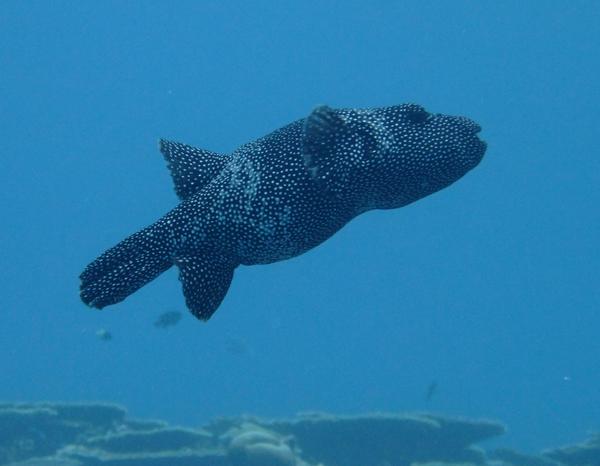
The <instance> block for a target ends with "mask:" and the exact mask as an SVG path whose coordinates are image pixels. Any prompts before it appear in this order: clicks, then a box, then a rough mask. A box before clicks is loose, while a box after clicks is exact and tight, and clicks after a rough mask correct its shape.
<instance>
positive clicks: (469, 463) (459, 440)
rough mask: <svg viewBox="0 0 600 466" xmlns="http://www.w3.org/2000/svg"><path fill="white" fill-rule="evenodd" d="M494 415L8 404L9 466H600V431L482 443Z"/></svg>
mask: <svg viewBox="0 0 600 466" xmlns="http://www.w3.org/2000/svg"><path fill="white" fill-rule="evenodd" d="M503 432H504V427H503V426H502V425H501V424H499V423H497V422H492V421H474V420H467V419H459V418H446V417H440V416H434V415H429V414H419V415H410V416H409V415H395V414H370V415H362V416H333V415H330V414H319V413H311V414H304V415H299V416H297V417H296V418H293V419H288V420H285V419H277V420H269V419H263V418H258V417H248V416H245V417H237V418H220V419H216V420H213V421H212V422H210V423H209V424H207V425H206V426H204V427H202V428H198V429H187V428H181V427H174V426H169V425H167V424H166V423H164V422H160V421H140V420H131V419H128V418H127V416H126V411H125V410H124V409H123V408H121V407H119V406H115V405H110V404H94V403H91V404H64V403H27V404H24V403H21V404H8V403H4V404H0V465H1V466H451V465H454V466H461V465H462V466H481V465H495V466H525V465H527V466H562V465H566V466H571V465H572V466H584V465H586V466H600V436H595V437H593V438H591V439H590V440H588V441H587V442H585V443H582V444H579V445H574V446H569V447H563V448H558V449H554V450H548V451H545V452H542V453H541V454H540V455H524V454H522V453H519V452H516V451H512V450H507V449H500V450H496V451H494V452H493V453H492V454H491V455H489V456H487V455H486V454H485V453H484V451H483V450H481V449H479V448H477V447H475V444H476V443H478V442H481V441H483V440H486V439H489V438H492V437H495V436H497V435H500V434H502V433H503Z"/></svg>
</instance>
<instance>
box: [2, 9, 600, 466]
mask: <svg viewBox="0 0 600 466" xmlns="http://www.w3.org/2000/svg"><path fill="white" fill-rule="evenodd" d="M599 47H600V2H597V1H586V0H575V1H559V0H546V1H539V2H533V1H532V2H523V1H514V0H508V1H502V2H496V1H487V0H485V1H474V0H473V1H467V0H464V1H441V0H439V1H422V2H409V1H391V0H389V1H383V0H377V1H373V2H360V1H343V2H342V1H323V2H319V1H312V0H308V1H286V2H276V1H266V0H265V1H258V0H257V1H248V2H245V1H184V0H181V1H177V2H166V1H147V2H143V1H130V2H120V1H102V2H91V1H84V2H75V1H55V2H45V1H13V0H5V1H3V2H2V4H1V5H0V140H1V142H2V148H1V150H0V154H1V155H0V160H1V161H2V163H1V170H0V182H1V186H2V197H1V201H0V209H1V219H2V222H1V226H0V250H1V251H2V262H3V266H2V268H1V271H0V274H1V276H0V308H1V312H0V400H2V401H4V402H6V403H13V402H28V403H29V402H32V403H33V402H38V401H50V402H56V401H62V402H90V401H102V402H108V403H117V404H120V405H122V406H124V407H126V408H127V410H128V413H129V415H130V416H132V417H135V418H144V419H162V420H165V421H167V422H169V423H171V424H174V425H183V426H199V425H202V424H204V423H206V422H208V421H210V420H211V419H214V418H216V417H220V416H239V415H242V414H253V415H257V416H261V417H266V418H284V417H290V416H293V415H295V414H296V413H298V412H303V411H323V412H327V413H332V414H336V415H362V414H365V413H371V412H385V413H417V412H431V413H436V414H439V415H443V416H450V417H454V416H460V417H466V418H470V419H493V420H497V421H500V422H502V423H503V424H504V425H506V426H507V428H508V431H507V432H506V433H505V434H504V435H502V436H501V437H499V438H498V439H497V440H495V441H494V442H493V445H494V446H496V445H497V446H506V447H511V448H516V449H519V450H521V451H525V452H538V451H540V450H541V449H543V448H550V447H557V446H560V445H564V444H572V443H576V442H580V441H583V440H585V439H586V438H587V436H588V435H589V434H590V433H591V432H595V431H600V337H599V332H600V286H599V285H600V247H599V242H600V241H599V240H600V211H599V205H600V156H599V155H600V153H599V149H598V140H599V134H600V86H599V84H598V77H599V76H600V54H599V53H598V49H599ZM407 102H411V103H418V104H420V105H423V106H424V107H425V108H426V109H427V110H428V111H431V112H434V113H444V114H450V115H464V116H468V117H469V118H472V119H474V120H475V121H477V123H479V124H480V125H481V127H482V128H483V130H482V132H481V133H480V135H481V138H482V139H484V140H485V141H486V142H487V144H488V149H487V152H486V155H485V157H484V159H483V161H482V162H481V164H480V165H479V166H478V167H476V168H475V169H474V170H473V171H472V172H470V173H468V174H467V175H466V176H465V178H464V179H461V180H460V181H458V182H457V183H456V184H455V185H452V186H450V187H449V188H447V189H444V190H442V191H440V192H438V193H436V194H433V195H432V196H430V197H426V198H424V199H422V200H420V201H418V202H416V203H414V204H411V205H409V206H407V207H404V208H402V209H397V210H386V211H372V212H368V213H366V214H364V215H361V216H360V217H358V218H356V219H355V220H353V221H352V222H350V223H349V224H348V225H347V226H346V227H344V228H343V229H342V230H341V231H340V232H338V233H337V234H336V235H334V236H333V237H332V238H331V239H329V240H328V241H327V242H325V243H323V244H322V245H320V246H318V247H317V248H315V249H312V250H310V251H309V252H307V253H306V254H304V255H301V256H299V257H296V258H294V259H291V260H287V261H282V262H277V263H274V264H270V265H266V266H252V267H243V266H242V267H240V268H238V269H237V270H236V273H235V278H234V280H233V283H232V286H231V288H230V290H229V292H228V294H227V296H226V297H225V299H224V301H223V303H222V305H221V307H220V308H219V310H218V311H217V312H216V313H215V315H214V316H213V317H212V318H211V320H210V321H209V322H207V323H203V322H200V321H198V320H196V319H195V318H194V317H193V316H192V315H191V314H189V313H188V312H187V310H186V306H185V302H184V298H183V295H182V293H181V286H180V282H179V281H178V279H177V271H176V270H175V269H174V268H173V269H171V270H169V271H168V272H166V273H164V274H163V275H161V276H160V277H159V278H157V279H156V280H155V281H153V282H152V283H151V284H149V285H148V286H146V287H144V288H143V289H141V290H139V291H138V292H136V293H135V294H133V295H132V296H131V297H129V298H128V299H127V300H125V301H124V302H122V303H120V304H117V305H115V306H111V307H108V308H106V309H104V310H102V311H98V310H92V309H90V308H87V307H86V306H85V305H84V304H83V303H82V302H81V300H80V298H79V278H78V277H79V274H80V273H81V271H82V270H83V268H84V267H85V266H86V265H87V264H88V263H89V262H90V261H92V260H93V259H94V258H95V257H97V256H98V255H99V254H100V253H102V252H103V251H104V250H105V249H107V248H108V247H110V246H112V245H114V244H116V243H117V242H118V241H120V240H121V239H123V238H125V237H126V236H127V235H129V234H131V233H134V232H135V231H137V230H139V229H140V228H142V227H144V226H146V225H149V224H150V223H152V222H154V221H155V220H156V219H157V218H159V217H160V216H162V215H163V214H164V213H166V212H167V211H169V210H170V209H172V208H173V207H175V206H176V205H177V203H178V199H177V197H176V195H175V192H174V190H173V184H172V180H171V177H170V175H169V172H168V169H167V167H166V163H165V162H164V160H163V158H162V156H161V154H160V152H159V150H158V139H159V138H161V137H162V138H167V139H171V140H176V141H181V142H184V143H187V144H191V145H194V146H197V147H200V148H203V149H208V150H212V151H217V152H223V153H230V152H231V151H233V150H234V149H235V148H237V147H238V146H240V145H242V144H244V143H246V142H249V141H251V140H254V139H256V138H258V137H261V136H263V135H265V134H267V133H269V132H271V131H273V130H275V129H276V128H279V127H281V126H283V125H285V124H287V123H289V122H291V121H293V120H296V119H299V118H304V117H306V116H307V115H308V114H309V113H310V112H311V111H312V110H313V109H314V108H315V107H316V106H318V105H321V104H327V105H329V106H331V107H334V108H339V107H382V106H390V105H396V104H400V103H407ZM166 312H172V313H173V314H171V315H170V317H169V315H167V316H166V317H165V316H163V314H164V313H166ZM161 316H162V317H161ZM175 316H178V317H175ZM179 317H181V319H180V320H178V318H179ZM158 319H166V321H165V320H163V321H160V320H159V321H158V323H157V320H158ZM169 319H173V320H174V322H173V321H171V320H169ZM160 322H162V324H161V323H160ZM5 428H7V429H8V428H10V426H9V427H5ZM5 433H6V432H5ZM1 435H2V433H1V432H0V437H1ZM599 461H600V460H599ZM590 464H591V463H590ZM593 464H600V463H593ZM326 466H328V465H326Z"/></svg>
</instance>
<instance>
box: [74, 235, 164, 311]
mask: <svg viewBox="0 0 600 466" xmlns="http://www.w3.org/2000/svg"><path fill="white" fill-rule="evenodd" d="M172 265H173V259H172V257H171V255H170V248H169V244H168V240H167V232H166V231H164V230H163V229H162V228H159V227H158V225H157V224H154V225H151V226H149V227H147V228H145V229H143V230H141V231H138V232H137V233H135V234H133V235H131V236H130V237H129V238H127V239H125V240H123V241H121V242H120V243H119V244H117V245H116V246H114V247H112V248H111V249H109V250H108V251H106V252H105V253H104V254H102V255H101V256H100V257H98V258H97V259H96V260H95V261H93V262H92V263H91V264H89V265H88V266H87V267H86V268H85V270H84V271H83V273H82V274H81V275H80V276H79V278H80V279H81V285H80V296H81V300H82V301H83V302H84V303H85V304H87V305H88V306H91V307H96V308H98V309H102V308H103V307H105V306H108V305H110V304H115V303H118V302H120V301H123V300H124V299H125V298H126V297H127V296H129V295H130V294H132V293H133V292H135V291H136V290H138V289H140V288H141V287H142V286H144V285H145V284H146V283H148V282H150V281H152V280H154V279H155V278H156V277H158V276H159V275H160V274H161V273H163V272H164V271H166V270H167V269H169V268H170V267H171V266H172Z"/></svg>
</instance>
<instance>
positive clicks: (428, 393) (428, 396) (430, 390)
mask: <svg viewBox="0 0 600 466" xmlns="http://www.w3.org/2000/svg"><path fill="white" fill-rule="evenodd" d="M437 388H438V384H437V382H436V381H435V380H434V381H433V382H431V383H430V384H429V385H428V386H427V391H426V392H425V400H426V401H431V399H432V398H433V395H435V393H436V392H437Z"/></svg>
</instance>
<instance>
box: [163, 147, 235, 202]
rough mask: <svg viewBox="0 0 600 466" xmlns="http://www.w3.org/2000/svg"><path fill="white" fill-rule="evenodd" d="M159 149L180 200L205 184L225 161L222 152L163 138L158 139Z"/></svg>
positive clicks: (221, 167) (219, 169)
mask: <svg viewBox="0 0 600 466" xmlns="http://www.w3.org/2000/svg"><path fill="white" fill-rule="evenodd" d="M160 151H161V153H162V154H163V156H164V158H165V160H166V161H167V167H168V168H169V170H170V172H171V177H172V178H173V183H174V184H175V192H176V193H177V196H179V199H181V200H184V199H187V198H188V197H190V196H192V195H194V194H196V193H197V192H198V191H199V190H200V189H202V188H203V187H204V186H206V185H207V184H208V183H209V182H210V180H212V179H213V178H214V177H215V176H217V175H218V174H219V173H220V172H221V170H222V169H223V167H224V166H225V164H226V163H227V156H225V155H223V154H218V153H216V152H211V151H208V150H203V149H198V148H196V147H192V146H188V145H186V144H181V143H179V142H171V141H166V140H164V139H161V140H160Z"/></svg>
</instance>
